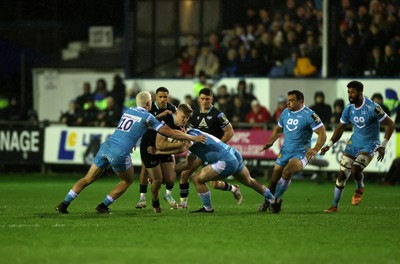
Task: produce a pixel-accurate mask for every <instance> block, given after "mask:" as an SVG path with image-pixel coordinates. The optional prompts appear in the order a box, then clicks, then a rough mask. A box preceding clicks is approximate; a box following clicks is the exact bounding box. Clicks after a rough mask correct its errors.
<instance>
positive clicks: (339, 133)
mask: <svg viewBox="0 0 400 264" xmlns="http://www.w3.org/2000/svg"><path fill="white" fill-rule="evenodd" d="M343 132H344V125H343V124H339V125H338V127H337V128H336V129H335V131H334V132H333V135H332V137H331V139H330V141H329V144H328V145H331V144H332V145H333V144H335V143H336V142H337V141H339V139H340V138H341V137H342V135H343Z"/></svg>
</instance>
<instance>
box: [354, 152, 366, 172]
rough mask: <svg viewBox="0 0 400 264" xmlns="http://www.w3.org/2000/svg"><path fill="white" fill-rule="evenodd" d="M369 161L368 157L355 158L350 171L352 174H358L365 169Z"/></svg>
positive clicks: (362, 155)
mask: <svg viewBox="0 0 400 264" xmlns="http://www.w3.org/2000/svg"><path fill="white" fill-rule="evenodd" d="M370 161H371V158H370V157H369V156H368V155H366V154H360V155H358V156H357V158H356V160H355V161H354V163H353V166H352V168H351V169H352V171H353V170H354V173H357V174H360V173H361V172H362V171H363V170H364V169H365V167H367V165H368V164H369V162H370Z"/></svg>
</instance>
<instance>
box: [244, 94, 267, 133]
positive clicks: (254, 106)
mask: <svg viewBox="0 0 400 264" xmlns="http://www.w3.org/2000/svg"><path fill="white" fill-rule="evenodd" d="M250 106H251V108H250V111H249V112H248V113H247V114H246V118H245V122H246V123H249V124H251V125H256V124H266V123H267V122H268V121H269V120H270V119H271V114H270V113H269V111H268V110H267V108H265V107H264V106H262V105H261V104H260V102H259V101H258V100H253V101H252V102H251V104H250ZM252 129H263V127H261V126H253V127H252Z"/></svg>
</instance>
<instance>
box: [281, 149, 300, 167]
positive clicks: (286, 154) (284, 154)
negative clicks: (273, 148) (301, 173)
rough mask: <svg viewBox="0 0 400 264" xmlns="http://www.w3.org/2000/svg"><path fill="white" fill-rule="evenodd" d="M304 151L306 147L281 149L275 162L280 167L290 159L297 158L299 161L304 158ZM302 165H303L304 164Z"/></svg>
mask: <svg viewBox="0 0 400 264" xmlns="http://www.w3.org/2000/svg"><path fill="white" fill-rule="evenodd" d="M306 153H307V149H304V150H292V151H286V150H281V152H280V153H279V155H278V158H277V159H276V161H275V163H276V164H278V165H279V166H281V167H285V166H286V165H287V164H288V163H289V160H291V159H299V160H300V161H303V160H306V158H305V157H306ZM303 167H305V165H304V164H303Z"/></svg>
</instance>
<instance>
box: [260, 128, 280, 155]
mask: <svg viewBox="0 0 400 264" xmlns="http://www.w3.org/2000/svg"><path fill="white" fill-rule="evenodd" d="M282 132H283V128H281V127H280V126H279V125H276V126H275V127H274V130H272V134H271V136H270V137H269V139H268V141H267V143H266V144H265V145H264V146H263V148H262V149H260V152H263V151H264V150H266V149H269V148H270V147H272V145H273V144H274V142H275V141H276V140H277V139H278V138H279V137H280V136H281V134H282Z"/></svg>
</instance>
